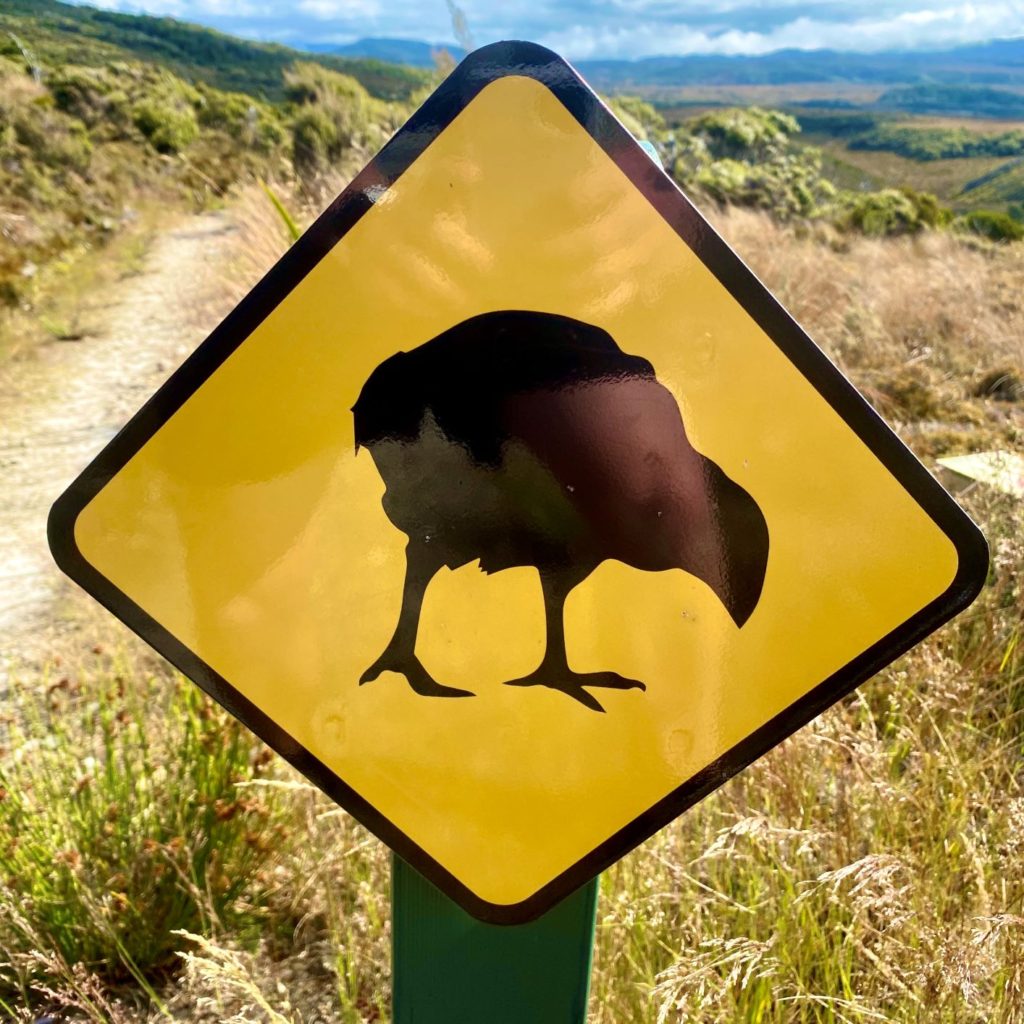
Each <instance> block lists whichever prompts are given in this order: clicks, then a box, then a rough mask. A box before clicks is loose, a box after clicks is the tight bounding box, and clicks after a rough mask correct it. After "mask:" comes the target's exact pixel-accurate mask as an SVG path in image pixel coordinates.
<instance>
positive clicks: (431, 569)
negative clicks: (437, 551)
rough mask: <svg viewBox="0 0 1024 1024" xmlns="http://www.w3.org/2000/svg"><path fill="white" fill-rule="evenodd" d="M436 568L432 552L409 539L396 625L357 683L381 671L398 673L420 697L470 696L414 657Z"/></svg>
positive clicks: (375, 676) (369, 679)
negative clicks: (427, 595) (423, 613)
mask: <svg viewBox="0 0 1024 1024" xmlns="http://www.w3.org/2000/svg"><path fill="white" fill-rule="evenodd" d="M439 568H440V563H439V562H438V561H437V558H436V557H435V556H434V554H433V552H430V551H428V550H427V549H426V548H424V547H421V546H420V545H418V544H417V545H415V546H414V545H413V542H412V541H410V542H409V545H408V546H407V547H406V549H405V586H404V588H403V590H402V610H401V612H400V613H399V615H398V625H397V626H396V627H395V634H394V636H392V638H391V640H390V641H389V643H388V645H387V647H385V648H384V653H383V654H382V655H381V656H380V657H379V658H378V659H377V660H376V661H375V662H374V663H373V664H372V665H371V666H370V667H369V668H368V669H367V670H366V671H365V672H364V673H363V674H362V675H361V676H360V677H359V685H360V686H361V685H362V684H363V683H369V682H371V681H372V680H374V679H376V678H377V676H379V675H380V674H381V672H399V673H401V674H402V675H404V676H405V678H406V679H407V680H408V682H409V685H410V686H411V687H412V688H413V690H414V691H415V692H416V693H418V694H421V695H422V696H424V697H472V696H473V694H472V693H471V692H470V691H469V690H459V689H457V688H456V687H454V686H444V685H443V684H442V683H439V682H438V681H437V680H436V679H434V677H433V676H432V675H431V674H430V673H429V672H428V671H427V670H426V669H425V668H424V667H423V664H422V662H421V661H420V659H419V658H417V657H416V633H417V631H418V630H419V625H420V610H421V609H422V607H423V595H424V593H425V592H426V589H427V584H428V583H429V582H430V581H431V579H433V577H434V574H435V573H436V572H437V570H438V569H439Z"/></svg>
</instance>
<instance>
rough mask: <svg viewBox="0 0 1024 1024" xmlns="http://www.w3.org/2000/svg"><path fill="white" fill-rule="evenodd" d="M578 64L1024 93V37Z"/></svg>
mask: <svg viewBox="0 0 1024 1024" xmlns="http://www.w3.org/2000/svg"><path fill="white" fill-rule="evenodd" d="M303 49H309V50H312V51H315V52H317V53H332V54H337V55H340V56H345V57H373V58H376V59H378V60H387V61H395V62H398V63H401V64H411V65H414V66H419V67H428V66H431V65H432V64H433V63H434V58H433V54H434V52H435V51H437V50H438V49H446V50H448V52H449V53H451V54H452V56H454V57H455V58H456V59H459V58H461V57H462V55H463V51H462V50H460V49H459V48H458V47H457V46H454V45H450V44H447V43H426V42H421V41H417V40H407V39H379V38H375V39H360V40H358V41H357V42H354V43H347V44H345V45H330V44H319V43H310V44H308V45H307V46H304V47H303ZM575 63H576V66H577V67H578V68H579V69H580V71H581V72H583V74H584V75H585V76H586V77H587V79H588V81H590V82H592V83H593V84H594V85H596V86H597V87H598V88H600V89H615V90H619V89H628V88H635V87H650V86H662V87H672V86H686V85H792V84H801V83H815V82H829V83H838V82H850V83H861V84H870V85H907V84H926V85H931V84H939V85H989V86H992V85H997V86H998V85H1001V86H1016V87H1019V88H1021V89H1024V39H1001V40H996V41H994V42H990V43H984V44H981V45H972V46H962V47H957V48H956V49H951V50H942V51H924V50H910V51H889V52H884V53H843V52H839V51H835V50H779V51H776V52H775V53H768V54H763V55H761V56H757V57H743V56H736V57H723V56H715V55H702V54H694V55H692V56H685V57H648V58H645V59H642V60H584V61H578V62H575Z"/></svg>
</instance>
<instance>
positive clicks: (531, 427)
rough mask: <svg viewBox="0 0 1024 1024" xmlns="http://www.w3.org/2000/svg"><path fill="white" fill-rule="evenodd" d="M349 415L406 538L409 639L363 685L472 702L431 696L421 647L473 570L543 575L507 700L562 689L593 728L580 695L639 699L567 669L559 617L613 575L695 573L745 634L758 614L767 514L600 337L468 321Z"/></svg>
mask: <svg viewBox="0 0 1024 1024" xmlns="http://www.w3.org/2000/svg"><path fill="white" fill-rule="evenodd" d="M352 411H353V414H354V417H355V440H356V448H357V450H358V448H359V447H360V446H365V447H366V448H367V449H368V450H369V452H370V454H371V455H372V457H373V460H374V463H375V465H376V467H377V470H378V472H379V473H380V475H381V478H382V479H383V480H384V483H385V486H386V489H385V493H384V497H383V499H382V504H383V506H384V511H385V512H386V514H387V516H388V518H389V519H390V520H391V522H392V523H394V525H395V526H397V527H398V529H399V530H401V531H402V532H403V533H405V534H406V535H407V536H408V538H409V543H408V546H407V547H406V575H405V586H404V592H403V595H402V609H401V613H400V615H399V618H398V626H397V628H396V629H395V633H394V636H393V637H392V638H391V641H390V643H389V644H388V645H387V647H386V648H385V650H384V653H383V654H381V656H380V657H379V658H378V659H377V660H376V661H375V662H374V663H373V665H371V666H370V667H369V668H368V669H367V670H366V671H365V672H364V673H363V676H362V678H361V679H360V683H366V682H369V681H370V680H373V679H376V678H377V676H378V675H380V673H381V672H385V671H388V670H390V671H393V672H400V673H402V674H403V675H404V676H405V677H406V679H407V680H408V682H409V685H410V686H411V687H412V688H413V690H415V691H416V692H417V693H420V694H424V695H432V696H449V697H457V696H472V694H471V693H470V692H469V691H467V690H460V689H456V688H455V687H451V686H445V685H443V684H441V683H439V682H437V681H436V680H435V679H433V678H432V677H431V675H430V674H429V673H428V672H427V670H426V669H425V668H424V667H423V665H422V664H421V663H420V660H419V658H417V656H416V651H415V647H416V634H417V630H418V628H419V618H420V609H421V606H422V603H423V594H424V591H425V590H426V588H427V584H428V583H429V582H430V580H431V579H432V578H433V576H434V574H435V573H436V572H437V571H438V570H439V569H440V568H441V567H442V566H448V567H449V568H452V569H454V568H457V567H459V566H461V565H466V564H467V563H469V562H472V561H474V560H475V559H479V562H480V568H481V569H482V570H483V571H484V572H486V573H494V572H500V571H501V570H502V569H508V568H511V567H512V566H523V565H532V566H535V567H536V568H537V569H538V571H539V573H540V582H541V587H542V588H543V594H544V604H545V615H546V620H547V646H546V650H545V654H544V657H543V660H542V661H541V663H540V665H539V666H538V667H537V669H536V670H535V671H534V672H532V673H531V674H530V675H528V676H526V677H524V678H522V679H513V680H509V683H508V684H509V685H512V686H532V685H541V686H548V687H552V688H553V689H556V690H561V691H562V692H564V693H567V694H569V695H570V696H572V697H574V698H575V699H576V700H578V701H580V702H581V703H583V704H585V705H586V706H587V707H589V708H593V709H594V710H595V711H603V710H604V709H603V708H602V707H601V705H600V703H599V702H598V701H597V700H596V699H595V698H594V697H593V695H592V694H590V693H588V692H587V691H586V690H585V689H584V687H588V686H591V687H611V688H614V689H634V688H635V689H641V690H643V689H645V687H644V684H643V683H642V682H640V681H639V680H635V679H626V678H624V677H623V676H620V675H618V674H617V673H615V672H589V673H582V672H574V671H573V670H572V669H571V668H570V667H569V664H568V659H567V656H566V650H565V633H564V623H563V606H564V604H565V599H566V597H567V596H568V594H569V592H570V591H571V590H572V589H573V588H574V587H575V586H576V585H577V584H578V583H580V582H582V581H583V580H584V579H586V577H587V576H589V575H590V573H591V572H593V571H594V569H596V568H597V566H598V565H599V564H600V563H601V562H603V561H604V560H605V559H609V558H612V559H618V560H619V561H620V562H624V563H625V564H626V565H630V566H633V567H635V568H637V569H645V570H648V571H651V572H657V571H661V570H666V569H683V570H685V571H687V572H689V573H692V574H693V575H694V576H696V577H698V578H699V579H701V580H703V581H704V582H705V583H706V584H707V585H708V586H709V587H710V588H711V589H712V590H713V591H714V592H715V594H717V595H718V597H719V599H720V600H721V601H722V603H723V604H724V605H725V607H726V609H727V610H728V611H729V614H730V615H731V616H732V618H733V620H734V621H735V622H736V624H737V626H742V625H743V623H744V622H746V620H747V619H748V618H749V617H750V615H751V613H752V612H753V610H754V608H755V606H756V605H757V602H758V600H759V598H760V594H761V587H762V585H763V582H764V574H765V567H766V564H767V559H768V527H767V525H766V523H765V519H764V516H763V515H762V514H761V510H760V509H759V508H758V506H757V503H756V502H755V501H754V500H753V498H751V496H750V495H749V494H748V493H747V492H746V491H745V490H744V489H743V488H742V487H740V486H739V485H738V484H736V483H734V482H733V481H732V480H730V479H729V477H727V476H726V475H725V473H723V472H722V470H721V469H719V467H718V466H717V465H715V463H714V462H712V461H711V460H710V459H707V458H705V457H704V456H703V455H701V454H700V453H699V452H697V451H696V450H694V448H693V447H692V446H691V444H690V442H689V441H688V440H687V437H686V431H685V429H684V427H683V421H682V416H681V415H680V412H679V408H678V406H677V405H676V401H675V399H674V398H673V397H672V395H671V393H670V392H669V391H668V389H667V388H665V387H664V386H663V385H662V384H660V383H659V382H658V380H657V378H656V377H655V374H654V368H653V367H652V366H651V364H650V363H649V362H647V360H646V359H642V358H640V357H639V356H633V355H629V354H627V353H625V352H623V351H622V350H621V349H620V348H619V347H618V345H617V344H616V343H615V341H614V340H613V339H612V337H611V336H610V335H609V334H608V333H607V332H606V331H603V330H601V329H600V328H597V327H593V326H591V325H589V324H586V323H582V322H580V321H578V320H572V319H570V318H568V317H564V316H558V315H555V314H551V313H537V312H529V311H520V310H505V311H500V312H494V313H485V314H482V315H481V316H475V317H472V318H471V319H469V320H465V321H463V322H462V323H460V324H457V325H456V326H454V327H452V328H450V329H449V330H447V331H445V332H444V333H443V334H440V335H438V336H437V337H436V338H434V339H432V340H431V341H428V342H425V343H424V344H422V345H420V346H419V347H418V348H415V349H413V350H412V351H411V352H399V353H397V354H396V355H393V356H391V357H390V358H389V359H386V360H385V361H384V362H383V363H381V364H380V365H379V366H378V367H377V368H376V369H375V370H374V371H373V373H371V374H370V377H369V378H368V379H367V381H366V383H365V384H364V385H363V389H362V392H361V393H360V395H359V399H358V400H357V402H356V404H355V406H354V407H353V410H352Z"/></svg>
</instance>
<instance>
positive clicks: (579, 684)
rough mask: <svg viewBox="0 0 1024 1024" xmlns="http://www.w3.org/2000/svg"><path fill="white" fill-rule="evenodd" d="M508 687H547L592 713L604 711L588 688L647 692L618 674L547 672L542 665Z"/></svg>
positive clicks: (634, 682) (512, 680) (510, 682)
mask: <svg viewBox="0 0 1024 1024" xmlns="http://www.w3.org/2000/svg"><path fill="white" fill-rule="evenodd" d="M505 685H506V686H547V687H548V688H549V689H552V690H559V691H561V692H562V693H564V694H567V695H568V696H569V697H572V698H573V700H578V701H579V702H580V703H581V704H584V705H586V707H588V708H590V709H591V710H592V711H604V708H603V707H602V706H601V704H600V702H599V701H598V700H597V698H596V697H595V696H594V695H593V694H591V693H588V692H587V691H586V690H585V689H584V687H586V686H603V687H604V688H605V689H608V690H646V689H647V687H646V686H644V684H643V683H641V682H640V680H639V679H627V678H626V677H625V676H620V675H619V674H618V672H573V671H572V670H571V669H567V668H563V669H555V670H546V669H545V668H544V666H543V665H542V666H541V667H540V668H539V669H537V671H536V672H532V673H531V674H530V675H528V676H523V678H522V679H510V680H509V681H508V682H507V683H506V684H505Z"/></svg>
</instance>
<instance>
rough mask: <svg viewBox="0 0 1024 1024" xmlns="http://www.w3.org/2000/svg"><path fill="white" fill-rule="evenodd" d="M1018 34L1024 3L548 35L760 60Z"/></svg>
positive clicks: (592, 50) (592, 52) (584, 44)
mask: <svg viewBox="0 0 1024 1024" xmlns="http://www.w3.org/2000/svg"><path fill="white" fill-rule="evenodd" d="M620 2H635V3H638V2H639V0H620ZM637 13H638V14H639V12H637ZM1015 35H1024V0H1001V2H1000V0H996V2H989V3H981V2H978V3H960V4H951V5H946V6H935V5H933V6H932V7H928V8H915V9H911V10H903V11H898V12H894V13H891V14H888V15H883V16H880V17H879V16H866V17H865V16H861V17H859V18H853V19H850V20H827V21H826V20H823V19H821V18H812V17H797V18H794V19H793V20H792V21H787V22H785V23H783V24H781V25H779V26H777V27H775V28H773V29H770V30H768V31H764V32H757V31H744V30H743V29H742V28H739V27H737V28H731V29H727V30H725V31H721V32H713V31H708V30H703V29H692V28H688V27H686V26H683V25H677V26H673V25H667V24H666V23H665V22H664V21H658V22H657V23H651V22H648V23H644V22H640V23H636V22H634V23H633V24H606V25H593V24H577V25H573V26H572V27H570V28H568V29H562V30H557V31H555V32H551V33H548V34H547V35H546V37H545V38H544V40H543V41H544V42H545V43H546V44H547V45H549V46H551V47H552V49H555V50H558V51H559V52H562V53H565V54H567V55H568V56H571V57H573V58H574V59H576V60H583V59H586V58H590V57H646V56H655V55H675V54H686V53H719V54H759V53H769V52H771V51H772V50H780V49H789V48H793V49H801V50H811V49H836V50H860V51H867V52H871V51H878V50H888V49H917V48H922V47H928V48H936V47H942V46H947V45H948V46H954V45H957V44H960V43H970V42H980V41H983V40H986V39H992V38H996V37H1007V36H1015Z"/></svg>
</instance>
